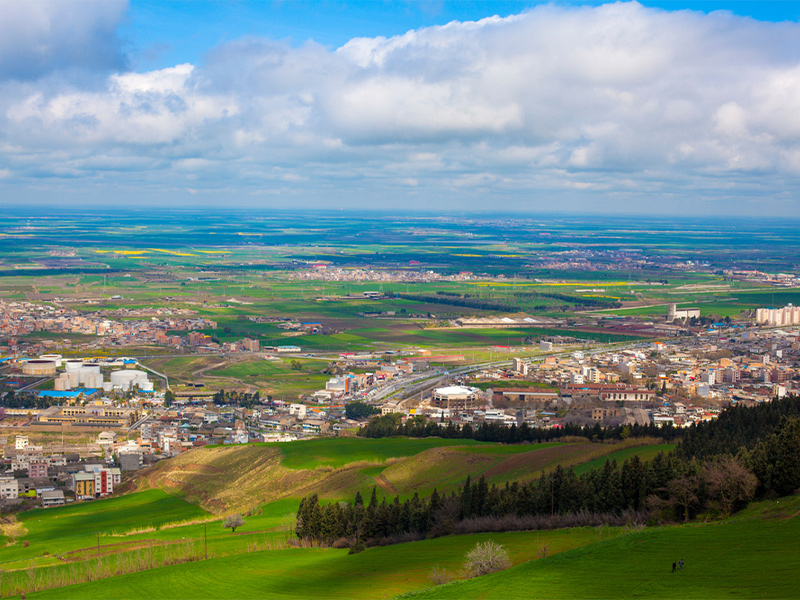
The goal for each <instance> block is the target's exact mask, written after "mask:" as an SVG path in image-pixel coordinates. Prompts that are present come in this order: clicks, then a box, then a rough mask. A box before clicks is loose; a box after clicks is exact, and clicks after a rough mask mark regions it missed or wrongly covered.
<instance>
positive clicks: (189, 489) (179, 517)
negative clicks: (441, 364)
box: [0, 438, 669, 596]
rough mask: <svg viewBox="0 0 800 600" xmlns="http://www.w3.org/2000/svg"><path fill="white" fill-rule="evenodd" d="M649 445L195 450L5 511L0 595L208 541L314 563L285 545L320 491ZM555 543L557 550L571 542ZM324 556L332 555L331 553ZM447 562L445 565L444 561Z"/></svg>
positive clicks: (521, 467)
mask: <svg viewBox="0 0 800 600" xmlns="http://www.w3.org/2000/svg"><path fill="white" fill-rule="evenodd" d="M650 442H651V441H649V440H636V441H630V440H629V441H628V442H627V443H624V444H616V445H607V444H590V443H548V444H528V445H518V446H503V445H498V444H490V443H480V442H475V441H473V440H443V439H436V438H428V439H406V438H389V439H378V440H363V439H353V438H342V439H324V440H313V441H304V442H293V443H286V444H249V445H242V446H216V447H205V448H200V449H195V450H192V451H189V452H186V453H183V454H181V455H179V456H177V457H175V458H173V459H170V460H168V461H163V462H161V463H159V464H158V465H156V466H155V467H153V468H151V469H147V470H145V471H142V472H140V473H138V474H137V475H136V477H135V479H134V482H133V484H134V485H133V487H134V489H135V490H138V491H134V492H132V493H129V494H126V495H123V496H119V497H113V498H108V499H104V500H95V501H92V502H81V503H75V504H71V505H68V506H65V507H59V508H53V509H38V510H33V511H29V512H26V513H22V514H21V515H20V516H19V518H18V519H17V520H14V519H13V518H5V519H3V521H2V522H0V528H1V529H2V531H0V533H1V534H2V535H3V544H4V545H3V546H1V547H0V573H1V574H2V577H0V595H2V596H7V595H9V593H10V592H14V591H16V592H20V591H22V590H28V591H31V590H33V589H42V588H50V587H53V586H54V585H58V586H63V585H66V584H68V583H70V582H75V581H85V580H87V579H93V578H98V577H103V578H105V577H109V576H111V575H113V574H115V573H119V572H130V571H132V570H137V569H133V568H132V564H133V563H136V564H140V563H142V564H144V563H146V565H145V566H146V568H147V569H153V568H155V567H158V566H159V565H166V564H169V563H175V562H185V560H186V559H188V558H191V559H192V560H196V559H199V558H203V557H204V556H205V545H206V544H205V542H206V540H207V542H208V548H209V557H210V560H225V559H228V558H230V559H231V560H234V559H235V560H254V559H251V558H250V557H251V555H253V554H255V553H257V551H264V550H266V549H268V548H271V549H278V548H282V549H284V550H280V551H281V552H287V553H288V554H285V555H284V554H279V555H276V556H281V557H283V558H281V560H284V558H286V559H287V560H288V557H295V556H306V558H303V559H302V560H311V558H309V557H314V556H317V551H305V550H304V551H300V550H290V549H288V546H287V543H288V542H289V540H290V539H293V537H294V536H293V529H294V517H295V513H296V512H297V508H298V505H299V501H300V498H301V497H303V496H304V495H308V494H311V493H317V494H318V495H319V496H320V497H321V498H322V499H323V501H326V502H327V501H337V500H347V501H350V500H352V498H353V496H354V495H355V493H356V491H360V492H361V493H362V494H364V495H366V494H369V493H370V490H371V488H372V487H373V486H376V487H377V488H378V495H379V497H393V496H395V495H400V496H401V497H402V498H407V497H410V496H412V495H413V494H414V493H418V494H420V495H421V496H427V495H429V494H430V493H432V491H433V489H434V488H437V489H439V490H440V491H450V490H455V489H456V488H457V487H458V486H460V485H461V484H463V482H464V479H465V478H466V476H467V475H472V476H473V477H475V476H478V475H481V474H483V475H485V476H486V477H487V479H488V480H489V481H490V482H491V483H502V482H504V481H507V480H524V479H528V478H533V477H538V475H539V473H540V472H541V471H542V470H548V469H551V468H554V467H555V465H557V464H559V463H560V464H574V465H579V466H580V465H581V464H587V465H588V464H591V465H594V464H596V463H597V464H599V463H601V462H604V460H605V459H604V458H603V457H605V456H610V457H622V456H623V455H624V456H628V455H632V454H634V453H636V454H639V455H640V456H641V457H642V458H650V457H652V456H653V455H654V454H655V452H656V451H657V450H665V449H669V447H668V446H662V445H658V444H653V443H650ZM634 443H638V444H642V445H639V446H634V445H632V444H634ZM598 461H599V462H598ZM231 512H242V513H245V525H244V526H242V527H240V528H239V529H237V530H236V532H235V534H232V533H231V531H230V530H226V529H225V528H223V526H222V522H221V521H222V516H224V515H226V514H230V513H231ZM608 531H610V530H606V532H605V533H603V534H602V535H605V534H607V533H608ZM562 533H564V535H567V533H566V532H562ZM509 535H511V534H509ZM519 535H522V536H523V538H524V539H526V540H527V541H526V542H525V543H522V545H521V546H520V547H521V548H523V547H527V546H526V544H534V545H535V543H536V539H538V538H536V535H534V534H519ZM531 535H533V537H530V536H531ZM541 535H544V533H543V534H541ZM547 535H548V536H551V535H556V533H547ZM597 535H598V534H597V533H596V532H593V533H591V535H589V534H587V535H586V536H584V535H581V536H576V535H573V534H569V536H568V538H565V539H571V540H574V539H577V538H580V539H582V540H584V541H583V542H581V543H588V541H595V539H596V537H597ZM525 536H528V537H527V538H526V537H525ZM523 538H516V537H514V536H511V537H510V538H509V539H514V540H517V539H523ZM556 538H558V536H557V535H556ZM589 538H591V539H589ZM454 539H455V538H454ZM463 539H464V540H467V541H459V542H456V541H453V542H448V543H450V544H453V546H452V548H457V551H456V550H452V552H453V553H454V554H453V555H454V556H455V555H458V556H462V555H463V553H464V552H466V550H467V548H466V547H465V546H464V544H467V543H468V539H469V538H463ZM554 539H555V538H554ZM559 539H560V538H559ZM587 540H588V541H587ZM437 543H445V542H437ZM515 543H516V542H515ZM553 544H555V546H558V547H560V548H561V549H567V548H571V547H575V546H576V545H577V544H575V543H573V542H570V543H566V542H564V543H561V542H553ZM445 545H447V544H445ZM555 546H553V547H555ZM448 547H449V546H448ZM275 551H277V550H275ZM372 551H373V550H372V549H371V550H369V551H368V552H372ZM398 551H399V550H398ZM326 552H327V551H326ZM331 552H333V551H331ZM336 552H339V551H336ZM387 552H388V550H387ZM520 552H522V554H520V555H519V557H523V556H524V557H527V558H525V560H528V559H529V558H531V557H532V556H533V555H532V554H525V552H527V550H525V551H523V550H520ZM201 554H202V556H201ZM368 555H369V554H368V553H365V554H364V556H368ZM320 556H323V557H324V561H328V560H332V559H330V556H332V555H330V554H327V553H322V554H321V555H320ZM345 556H346V554H345ZM292 560H295V559H292ZM297 560H300V559H297ZM314 560H317V559H314ZM319 560H323V559H322V558H320V559H319ZM342 560H345V559H342ZM459 560H460V559H459ZM520 560H522V558H520ZM204 562H205V561H204ZM193 564H194V563H193ZM454 564H455V563H452V561H451V562H450V563H448V566H449V567H453V566H454ZM140 566H141V564H140ZM190 566H191V565H186V566H184V567H180V568H189V567H190ZM163 568H168V569H177V568H179V565H174V564H173V565H172V566H169V567H166V566H165V567H163ZM376 569H377V567H376ZM378 571H379V570H378ZM420 573H422V572H421V571H420V572H419V573H417V574H416V575H414V577H415V578H416V579H414V578H412V579H413V581H415V582H416V583H415V584H414V586H412V587H402V586H401V587H400V588H397V589H394V590H393V591H392V592H391V593H392V594H394V593H400V592H403V591H408V590H411V589H420V588H422V587H424V585H425V584H426V582H425V581H423V580H425V579H426V577H427V575H426V574H425V573H422V574H420ZM403 581H405V580H403ZM409 581H411V580H409Z"/></svg>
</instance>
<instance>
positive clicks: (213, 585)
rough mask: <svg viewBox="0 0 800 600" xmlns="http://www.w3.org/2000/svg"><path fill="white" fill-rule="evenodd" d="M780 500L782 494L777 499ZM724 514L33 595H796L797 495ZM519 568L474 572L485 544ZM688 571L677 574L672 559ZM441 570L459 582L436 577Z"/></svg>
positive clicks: (374, 551) (227, 563)
mask: <svg viewBox="0 0 800 600" xmlns="http://www.w3.org/2000/svg"><path fill="white" fill-rule="evenodd" d="M770 502H772V503H774V502H775V501H774V500H773V501H770ZM779 502H783V503H784V504H785V505H788V506H786V508H785V509H784V510H783V511H781V512H779V513H777V514H775V513H773V514H769V513H768V514H764V508H763V505H756V506H755V507H753V509H751V510H749V511H746V512H745V513H744V514H742V515H740V516H737V517H734V518H731V519H728V520H725V521H720V522H712V523H697V524H690V525H684V526H664V527H652V528H646V529H643V530H639V529H630V530H627V529H625V528H622V529H620V528H608V527H600V528H577V529H567V530H554V531H535V532H508V533H491V534H488V533H484V534H474V535H464V536H448V537H443V538H437V539H431V540H425V541H420V542H413V543H408V544H399V545H394V546H386V547H381V548H369V549H367V550H366V551H364V552H362V553H360V554H355V555H348V553H347V550H346V549H345V550H336V549H314V548H311V549H292V548H289V549H282V550H266V551H254V552H246V553H243V554H239V555H236V556H227V557H215V558H211V559H209V560H207V561H198V562H190V563H185V564H179V565H173V566H167V567H158V568H155V569H152V570H148V571H144V572H139V573H131V574H127V575H120V576H116V577H110V578H107V579H103V580H99V581H93V582H88V583H81V584H77V585H71V586H68V587H63V588H60V589H53V590H46V591H42V592H37V593H32V594H28V597H30V598H65V599H67V598H116V599H127V598H143V597H145V598H175V597H185V598H232V597H235V598H242V599H245V598H289V597H302V598H389V597H392V596H395V595H398V594H407V595H408V596H411V597H414V598H454V599H456V598H458V599H462V598H464V599H468V598H485V599H492V598H498V599H506V598H509V599H511V598H521V599H523V598H536V597H545V598H620V597H635V598H791V597H795V595H796V589H797V582H798V579H797V573H798V572H800V553H798V552H795V551H793V548H796V540H797V537H798V535H800V517H798V516H797V509H798V506H800V504H799V503H798V499H797V498H789V499H781V500H780V501H779ZM488 540H491V541H494V542H496V543H499V544H501V545H503V546H504V547H505V548H506V549H507V551H508V552H509V555H510V558H511V561H512V564H513V565H514V566H513V567H512V568H511V569H508V570H506V571H502V572H499V573H495V574H492V575H487V576H484V577H479V578H475V579H472V580H462V579H461V578H462V577H463V575H462V573H461V570H462V566H463V561H464V556H465V554H466V553H467V551H468V550H469V549H471V548H472V547H474V545H475V544H477V543H478V542H484V541H488ZM680 559H683V560H684V568H683V569H682V570H679V571H677V572H676V573H672V563H673V562H677V561H678V560H680ZM434 567H437V568H439V569H443V570H446V571H447V573H449V574H450V576H452V577H454V578H455V579H456V581H453V582H452V583H448V584H445V585H440V586H433V584H432V582H431V580H430V575H431V571H432V570H433V568H434ZM408 596H404V597H408Z"/></svg>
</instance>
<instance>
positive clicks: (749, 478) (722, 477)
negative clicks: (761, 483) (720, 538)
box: [702, 456, 758, 515]
mask: <svg viewBox="0 0 800 600" xmlns="http://www.w3.org/2000/svg"><path fill="white" fill-rule="evenodd" d="M702 476H703V481H705V483H706V487H707V488H708V495H709V497H710V498H711V499H712V500H714V501H715V502H716V503H717V505H718V506H719V509H720V511H721V512H722V513H723V514H726V515H729V514H730V513H731V512H733V511H734V510H735V509H736V508H737V507H739V506H741V505H744V504H747V502H749V501H750V499H752V497H753V495H754V494H755V491H756V486H757V485H758V479H756V476H755V475H753V474H752V473H751V472H750V471H748V470H747V467H745V466H744V465H743V464H742V463H741V462H739V461H738V460H736V459H735V458H733V457H732V456H723V457H721V458H718V459H717V460H715V461H714V462H712V463H710V464H708V465H706V466H705V468H704V469H703V473H702Z"/></svg>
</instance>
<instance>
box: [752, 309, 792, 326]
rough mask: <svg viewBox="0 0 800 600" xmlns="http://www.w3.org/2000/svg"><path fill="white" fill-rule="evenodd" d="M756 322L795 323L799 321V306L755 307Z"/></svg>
mask: <svg viewBox="0 0 800 600" xmlns="http://www.w3.org/2000/svg"><path fill="white" fill-rule="evenodd" d="M756 323H758V324H759V325H797V324H798V323H800V306H792V305H791V304H789V305H788V306H784V307H783V308H758V309H756Z"/></svg>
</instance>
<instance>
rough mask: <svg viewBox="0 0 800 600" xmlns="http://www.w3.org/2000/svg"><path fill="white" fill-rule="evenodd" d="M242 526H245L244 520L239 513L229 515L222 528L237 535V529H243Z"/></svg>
mask: <svg viewBox="0 0 800 600" xmlns="http://www.w3.org/2000/svg"><path fill="white" fill-rule="evenodd" d="M242 525H244V519H243V518H242V515H240V514H239V513H236V514H235V515H228V516H227V517H225V520H224V521H223V522H222V526H223V527H224V528H225V529H230V530H231V533H236V528H237V527H241V526H242Z"/></svg>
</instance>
